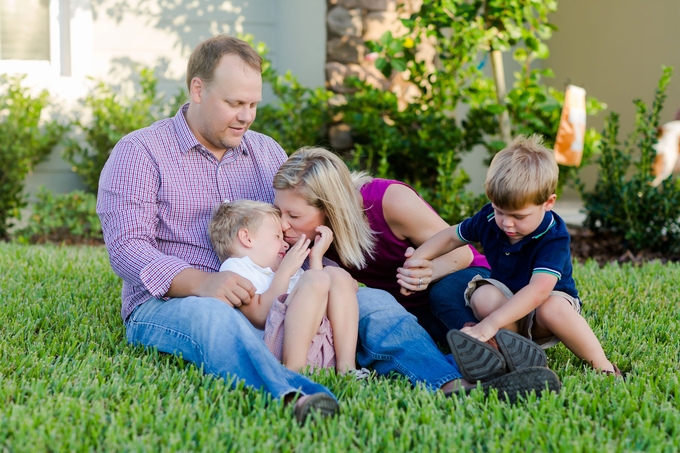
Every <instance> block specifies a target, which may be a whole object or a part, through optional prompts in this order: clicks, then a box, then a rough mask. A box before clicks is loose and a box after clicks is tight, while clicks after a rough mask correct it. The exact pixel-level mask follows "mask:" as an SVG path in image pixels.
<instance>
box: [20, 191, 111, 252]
mask: <svg viewBox="0 0 680 453" xmlns="http://www.w3.org/2000/svg"><path fill="white" fill-rule="evenodd" d="M36 198H37V201H36V202H35V203H33V213H32V214H31V216H30V217H29V219H28V226H27V227H26V228H23V229H22V230H20V231H19V232H18V233H17V239H18V240H19V242H23V243H31V244H35V243H44V242H65V243H78V244H80V243H84V242H85V243H87V242H101V241H102V227H101V223H100V222H99V217H98V216H97V212H96V205H97V197H96V195H94V194H91V193H88V192H83V191H81V190H75V191H73V192H69V193H63V194H56V195H55V194H54V193H52V192H51V191H48V190H46V189H45V188H44V187H40V188H39V189H38V193H37V194H36Z"/></svg>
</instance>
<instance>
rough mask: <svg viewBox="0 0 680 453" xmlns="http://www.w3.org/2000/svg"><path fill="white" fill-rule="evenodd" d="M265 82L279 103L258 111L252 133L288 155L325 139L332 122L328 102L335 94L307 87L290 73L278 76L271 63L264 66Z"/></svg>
mask: <svg viewBox="0 0 680 453" xmlns="http://www.w3.org/2000/svg"><path fill="white" fill-rule="evenodd" d="M262 79H263V81H264V82H265V83H268V84H269V85H270V87H271V89H272V91H273V92H274V95H275V96H276V99H277V100H276V102H274V103H271V104H266V105H263V106H261V107H259V108H258V109H257V117H256V118H255V121H254V122H253V125H252V126H251V129H252V130H255V131H258V132H261V133H263V134H266V135H268V136H270V137H272V138H273V139H274V140H276V141H277V142H278V143H279V144H280V145H281V147H282V148H283V149H284V150H286V153H288V154H291V153H293V152H294V151H295V150H296V149H298V148H300V147H302V146H311V145H319V144H320V143H321V142H323V141H325V140H326V138H327V137H326V135H327V125H328V123H330V114H329V109H328V101H329V99H330V98H331V96H332V95H333V93H332V92H330V91H328V90H326V89H324V88H316V89H311V88H307V87H305V86H303V85H301V84H300V82H298V80H297V79H296V78H295V77H294V76H293V75H292V74H291V73H290V71H289V72H287V73H286V74H285V75H280V74H278V73H277V72H276V71H275V70H274V68H272V66H271V64H269V62H267V64H265V68H264V71H263V72H262Z"/></svg>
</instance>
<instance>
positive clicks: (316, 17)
mask: <svg viewBox="0 0 680 453" xmlns="http://www.w3.org/2000/svg"><path fill="white" fill-rule="evenodd" d="M52 1H53V2H54V1H57V2H59V5H60V6H62V8H61V9H62V11H67V15H68V16H67V17H65V18H63V20H65V21H66V23H68V24H69V34H68V36H66V38H67V39H68V46H69V47H70V55H69V58H67V59H66V62H67V63H68V64H64V65H62V68H61V73H62V75H59V74H55V73H54V72H49V71H41V72H39V73H34V74H30V77H29V79H28V81H29V83H31V84H33V85H35V86H42V87H47V88H48V89H49V90H50V92H52V93H53V94H54V95H55V96H57V97H59V98H60V99H61V102H63V103H64V104H65V105H67V106H69V105H71V106H72V105H74V104H75V102H76V100H77V99H78V98H80V97H82V96H83V95H84V94H85V93H86V92H87V89H86V88H87V81H86V79H85V77H86V76H94V77H98V78H105V79H107V80H113V79H114V78H115V77H116V76H120V75H122V74H125V73H126V72H125V71H129V65H130V63H132V62H133V61H137V62H143V63H146V64H154V63H156V64H159V65H160V67H162V68H164V69H165V71H164V77H165V79H164V81H163V83H162V84H161V89H162V90H166V91H170V92H174V90H175V89H176V87H178V86H182V79H183V77H184V65H185V64H186V60H187V57H188V55H189V53H190V51H191V49H192V48H193V46H195V45H196V44H197V43H198V42H200V41H201V40H202V39H204V38H206V37H208V36H210V35H212V34H213V33H217V32H229V33H234V32H245V33H252V34H253V35H254V36H255V38H256V40H261V41H264V42H266V43H267V44H268V46H269V47H270V49H271V52H270V58H272V60H273V62H274V64H275V67H276V68H277V69H278V70H279V71H285V70H287V69H290V70H292V71H293V73H294V74H295V75H296V76H298V78H299V79H300V81H301V82H302V83H304V84H305V85H308V86H321V85H323V84H324V83H325V79H326V75H325V73H324V69H325V65H326V40H327V32H326V22H327V12H328V11H330V10H331V8H333V7H334V5H335V6H342V7H346V8H345V9H348V10H351V9H353V8H361V7H362V6H364V3H362V2H366V1H367V0H327V1H326V2H324V1H321V0H315V1H310V0H230V1H226V2H222V1H214V0H195V1H192V2H188V1H185V2H182V4H181V5H177V2H171V1H169V0H152V1H144V2H143V1H141V0H137V2H134V1H133V2H127V1H125V0H52ZM352 3H355V4H356V5H354V4H352ZM385 4H386V5H390V7H391V5H392V2H391V0H386V1H385ZM64 5H65V6H64ZM343 5H344V6H343ZM357 5H358V6H357ZM679 17H680V2H677V0H648V1H644V2H643V1H641V0H598V1H592V0H569V1H562V2H560V4H559V9H558V12H557V13H555V14H553V15H551V16H550V20H551V22H553V23H555V24H556V25H557V27H558V28H559V31H557V32H555V33H554V35H553V37H552V38H551V39H550V40H549V41H548V45H549V47H550V50H551V57H550V58H549V59H548V60H547V61H546V62H545V66H546V67H550V68H552V69H553V70H554V71H555V75H556V77H555V79H553V80H549V81H547V83H549V84H552V85H553V86H555V87H556V88H561V87H563V84H564V81H565V80H566V79H567V78H569V79H570V81H571V83H573V84H575V85H579V86H582V87H584V88H585V89H586V91H587V93H588V95H592V96H595V97H597V98H598V99H600V100H601V101H604V102H606V103H607V104H608V106H609V110H610V111H611V110H614V111H617V112H619V113H620V114H621V124H622V131H621V132H622V135H623V134H625V133H626V132H627V131H629V130H630V129H631V128H632V124H633V120H634V110H633V106H632V104H631V101H632V100H633V99H635V98H641V99H643V100H645V101H646V102H649V101H651V99H652V96H653V92H654V87H655V84H656V82H657V80H658V77H659V75H660V73H661V65H662V64H666V65H669V66H674V67H675V68H676V76H675V80H674V81H673V82H672V83H671V86H670V88H669V91H668V99H667V103H666V109H665V110H664V112H663V114H662V120H663V121H668V120H670V119H672V117H673V116H674V113H675V111H676V110H677V109H678V108H680V81H678V78H679V77H680V74H678V72H680V53H678V52H677V50H676V49H675V48H676V44H677V43H678V42H680V28H679V27H677V26H676V25H677V19H678V18H679ZM61 60H62V62H63V61H65V60H64V58H62V59H61ZM506 60H507V59H506ZM64 68H66V70H64ZM6 70H7V68H6V67H5V68H3V64H2V62H0V71H6ZM64 74H66V75H64ZM506 77H507V78H508V82H509V83H511V82H512V71H511V70H506ZM266 99H267V98H265V100H266ZM604 116H605V114H601V115H600V117H598V118H594V119H591V118H589V126H593V127H596V128H598V129H601V127H602V124H603V119H604ZM483 157H484V156H482V155H481V154H480V152H477V151H475V152H474V153H472V154H470V155H467V156H466V157H465V159H464V161H463V166H464V168H465V170H466V171H467V172H468V173H470V174H471V176H472V178H473V181H472V183H471V184H470V186H469V187H470V188H471V189H473V190H478V191H481V184H482V182H483V179H484V174H485V168H484V167H483V165H482V163H481V162H482V159H483ZM585 179H586V180H590V181H594V179H595V174H594V171H593V170H592V169H586V171H585ZM38 185H45V186H47V187H48V188H49V189H52V190H55V191H68V190H72V189H73V188H78V187H80V184H79V181H78V178H77V176H76V175H75V174H73V173H72V172H71V171H70V169H69V166H68V164H66V163H65V162H63V161H62V160H61V159H60V157H59V154H58V151H57V152H55V153H54V154H53V155H52V156H51V157H50V159H49V160H48V161H47V162H45V163H43V164H41V165H39V166H38V168H37V169H36V171H35V173H34V174H33V175H30V176H29V178H28V181H27V187H28V190H29V191H31V192H32V191H35V190H36V188H37V186H38ZM565 196H566V197H574V196H576V195H575V194H573V193H570V192H567V193H566V194H565Z"/></svg>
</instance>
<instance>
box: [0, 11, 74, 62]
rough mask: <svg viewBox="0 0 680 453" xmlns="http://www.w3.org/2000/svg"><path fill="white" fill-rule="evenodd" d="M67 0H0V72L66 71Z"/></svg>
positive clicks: (67, 46) (67, 36)
mask: <svg viewBox="0 0 680 453" xmlns="http://www.w3.org/2000/svg"><path fill="white" fill-rule="evenodd" d="M68 15H69V0H0V72H24V73H31V72H37V71H46V70H47V71H48V72H49V73H51V74H55V75H69V72H70V68H69V64H68V58H69V47H70V46H69V33H68V31H69V17H68Z"/></svg>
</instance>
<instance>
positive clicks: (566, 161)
mask: <svg viewBox="0 0 680 453" xmlns="http://www.w3.org/2000/svg"><path fill="white" fill-rule="evenodd" d="M585 132H586V90H584V89H583V88H580V87H577V86H574V85H569V86H567V91H566V93H565V94H564V106H563V107H562V117H561V118H560V126H559V129H557V137H555V160H556V161H557V163H558V164H560V165H569V166H572V167H578V166H579V165H580V164H581V158H582V157H583V137H584V135H585Z"/></svg>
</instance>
